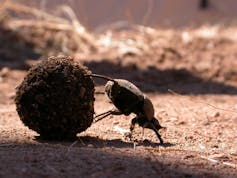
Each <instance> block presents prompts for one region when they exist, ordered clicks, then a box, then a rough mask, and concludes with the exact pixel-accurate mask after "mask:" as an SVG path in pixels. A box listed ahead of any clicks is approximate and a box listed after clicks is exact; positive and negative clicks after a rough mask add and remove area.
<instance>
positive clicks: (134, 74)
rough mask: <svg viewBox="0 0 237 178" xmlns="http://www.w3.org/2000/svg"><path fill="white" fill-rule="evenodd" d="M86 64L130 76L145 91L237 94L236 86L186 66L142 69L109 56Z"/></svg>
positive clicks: (96, 69)
mask: <svg viewBox="0 0 237 178" xmlns="http://www.w3.org/2000/svg"><path fill="white" fill-rule="evenodd" d="M84 65H85V66H87V67H88V68H89V69H90V70H91V71H93V73H96V74H101V75H106V76H109V77H112V78H123V79H126V80H129V81H131V82H133V83H134V84H135V85H137V86H138V87H139V88H140V89H141V90H142V91H144V92H159V93H168V89H171V90H173V91H175V92H178V93H181V94H229V95H236V94H237V88H236V87H234V86H231V85H227V84H224V83H221V82H215V81H207V80H204V79H202V78H200V77H198V76H195V75H193V74H192V73H191V72H190V71H188V70H186V69H180V70H176V69H166V70H160V69H158V68H156V67H148V68H147V69H145V70H141V69H139V68H137V67H126V66H121V65H119V64H114V63H112V62H109V61H107V60H103V61H99V62H96V61H90V62H85V63H84ZM95 81H96V84H97V85H104V84H105V81H104V80H101V79H95Z"/></svg>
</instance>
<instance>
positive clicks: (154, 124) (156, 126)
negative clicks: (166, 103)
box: [144, 117, 164, 131]
mask: <svg viewBox="0 0 237 178" xmlns="http://www.w3.org/2000/svg"><path fill="white" fill-rule="evenodd" d="M144 127H145V128H149V129H152V130H154V129H155V130H157V131H158V130H160V129H162V128H164V127H162V126H161V125H160V123H159V121H158V120H157V119H156V118H155V117H153V118H152V119H151V120H147V122H146V123H145V125H144Z"/></svg>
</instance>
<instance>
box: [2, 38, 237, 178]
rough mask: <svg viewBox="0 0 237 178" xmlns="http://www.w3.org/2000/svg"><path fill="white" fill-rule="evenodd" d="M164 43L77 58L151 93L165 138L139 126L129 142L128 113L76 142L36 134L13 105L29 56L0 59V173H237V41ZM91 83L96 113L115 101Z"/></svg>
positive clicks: (112, 118) (106, 121)
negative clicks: (142, 49)
mask: <svg viewBox="0 0 237 178" xmlns="http://www.w3.org/2000/svg"><path fill="white" fill-rule="evenodd" d="M117 35H118V37H119V36H120V35H121V34H117ZM120 37H121V36H120ZM165 44H169V48H167V47H164V46H160V47H159V48H154V50H153V51H150V53H146V54H142V55H133V54H132V53H129V54H126V55H125V56H123V57H122V58H121V57H119V58H114V57H111V56H109V55H105V54H100V55H99V54H97V55H88V56H83V57H81V58H80V61H81V62H82V63H83V64H84V65H86V66H88V67H89V69H90V70H92V71H93V72H94V73H99V74H105V75H108V76H111V77H115V78H125V79H128V80H130V81H132V82H134V83H135V84H136V85H137V86H139V88H141V90H142V91H144V93H145V94H146V95H147V96H149V97H150V98H151V100H152V102H153V104H154V107H155V111H156V117H157V118H158V119H159V121H160V123H161V125H162V126H165V127H166V130H162V131H161V135H162V137H163V139H164V141H165V144H163V145H160V143H159V140H158V139H157V138H156V136H155V134H154V133H153V132H152V131H150V130H144V134H142V132H143V130H142V128H140V127H138V126H137V127H136V129H135V133H134V135H133V138H134V142H131V141H127V140H126V138H125V136H124V134H123V131H124V132H126V131H127V130H128V128H129V124H130V120H131V119H132V118H133V116H132V115H130V116H109V117H107V118H105V119H104V120H102V121H100V122H97V123H95V124H93V125H92V126H91V127H90V128H88V129H87V130H86V131H85V132H83V133H80V134H79V135H78V140H76V141H75V142H48V141H42V140H39V139H37V137H35V136H37V133H35V132H34V131H31V130H29V129H28V128H27V127H25V126H24V125H23V124H22V122H21V121H20V119H19V117H18V115H17V113H16V111H15V104H14V96H15V87H16V86H17V85H19V83H20V82H21V81H22V79H23V77H24V76H25V74H26V72H27V69H28V67H27V66H26V65H25V64H26V63H27V62H28V61H27V60H17V58H16V59H15V60H12V61H8V59H6V58H2V59H0V62H1V65H0V66H1V69H0V91H1V92H0V162H1V164H0V177H70V178H71V177H237V134H236V133H237V95H236V94H237V74H236V66H237V65H236V56H237V53H236V51H237V50H236V48H237V44H236V42H235V41H232V40H229V39H226V38H215V39H199V38H198V39H196V40H194V41H191V42H190V41H189V42H185V43H184V42H182V40H181V39H180V38H177V39H173V40H172V41H168V42H167V43H165ZM22 66H24V67H22ZM96 84H97V88H96V96H95V97H96V101H95V112H96V114H98V113H101V112H103V111H106V110H108V109H109V108H111V107H112V105H111V104H110V103H109V102H108V99H107V98H106V96H105V95H104V94H101V93H102V92H103V84H104V82H103V81H101V80H97V81H96ZM168 89H170V91H174V92H175V93H172V92H169V91H168ZM177 93H179V94H177Z"/></svg>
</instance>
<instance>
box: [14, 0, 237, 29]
mask: <svg viewBox="0 0 237 178" xmlns="http://www.w3.org/2000/svg"><path fill="white" fill-rule="evenodd" d="M16 2H21V3H24V4H28V5H31V6H34V7H38V8H41V9H43V10H47V11H48V12H50V13H54V14H57V13H58V12H57V9H58V7H57V6H60V5H64V4H67V5H68V6H70V7H71V8H72V9H73V11H74V12H75V14H76V15H77V17H78V19H79V20H80V22H81V23H82V24H83V25H85V26H86V27H88V28H90V29H97V28H100V27H102V26H104V25H108V24H111V23H114V22H117V21H128V22H130V23H136V24H141V25H148V26H152V27H158V26H159V27H185V26H190V25H200V24H203V23H210V24H216V23H217V24H219V23H223V22H225V23H230V22H235V20H236V17H237V11H236V5H237V2H236V1H235V0H225V1H223V0H175V1H173V0H100V1H99V3H98V2H95V1H94V0H50V1H49V0H40V1H33V0H16Z"/></svg>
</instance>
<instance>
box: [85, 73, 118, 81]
mask: <svg viewBox="0 0 237 178" xmlns="http://www.w3.org/2000/svg"><path fill="white" fill-rule="evenodd" d="M88 75H89V76H92V77H97V78H102V79H105V80H109V81H113V82H116V81H115V80H114V79H112V78H111V77H107V76H105V75H99V74H88Z"/></svg>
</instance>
